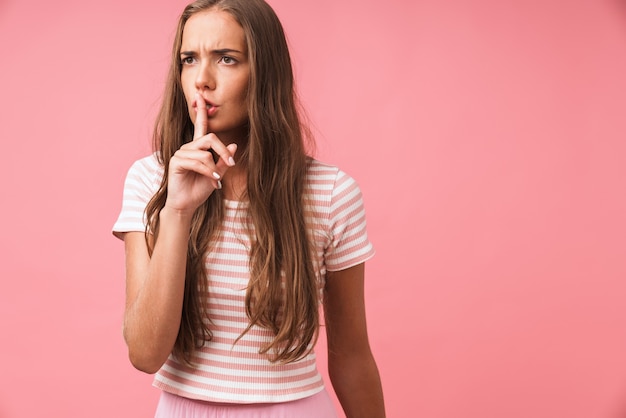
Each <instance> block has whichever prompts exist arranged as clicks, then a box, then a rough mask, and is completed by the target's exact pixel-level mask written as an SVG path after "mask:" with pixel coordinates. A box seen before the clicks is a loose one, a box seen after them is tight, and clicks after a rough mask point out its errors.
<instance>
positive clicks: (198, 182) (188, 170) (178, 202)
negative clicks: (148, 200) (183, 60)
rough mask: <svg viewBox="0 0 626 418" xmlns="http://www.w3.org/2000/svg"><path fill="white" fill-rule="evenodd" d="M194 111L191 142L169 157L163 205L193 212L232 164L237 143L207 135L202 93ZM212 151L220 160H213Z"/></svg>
mask: <svg viewBox="0 0 626 418" xmlns="http://www.w3.org/2000/svg"><path fill="white" fill-rule="evenodd" d="M196 105H197V113H196V120H195V123H194V135H193V141H191V142H188V143H186V144H184V145H183V146H182V147H180V149H179V150H178V151H176V153H175V154H174V155H173V156H172V158H171V159H170V164H169V177H168V186H167V200H166V202H165V208H169V209H172V210H175V211H177V212H181V213H186V214H189V215H192V214H193V212H194V211H195V210H196V209H197V208H198V206H200V205H201V204H202V203H204V201H205V200H207V199H208V197H209V196H210V195H211V193H213V191H214V190H215V189H221V187H222V183H221V179H222V177H223V176H224V173H225V172H226V171H227V170H228V168H229V167H232V166H233V165H235V160H234V159H233V156H234V155H235V152H236V150H237V145H236V144H230V145H228V146H225V145H224V144H223V143H222V142H221V141H220V139H219V138H218V137H217V135H215V134H213V133H210V134H207V127H208V115H207V111H206V103H205V101H204V99H203V98H202V96H200V95H199V94H196ZM209 150H213V151H214V152H215V153H216V154H217V155H219V159H218V161H217V163H215V162H214V160H213V155H212V153H211V152H210V151H209Z"/></svg>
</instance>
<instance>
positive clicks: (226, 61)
mask: <svg viewBox="0 0 626 418" xmlns="http://www.w3.org/2000/svg"><path fill="white" fill-rule="evenodd" d="M220 61H221V62H222V63H224V64H234V63H235V62H236V61H235V59H234V58H233V57H222V58H220Z"/></svg>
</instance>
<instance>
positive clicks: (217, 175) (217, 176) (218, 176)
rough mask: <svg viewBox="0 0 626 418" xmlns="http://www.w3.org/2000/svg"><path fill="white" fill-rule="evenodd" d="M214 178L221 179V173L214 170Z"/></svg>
mask: <svg viewBox="0 0 626 418" xmlns="http://www.w3.org/2000/svg"><path fill="white" fill-rule="evenodd" d="M213 178H214V179H216V180H219V179H220V175H219V174H218V173H216V172H215V171H214V172H213Z"/></svg>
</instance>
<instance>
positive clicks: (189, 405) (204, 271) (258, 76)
mask: <svg viewBox="0 0 626 418" xmlns="http://www.w3.org/2000/svg"><path fill="white" fill-rule="evenodd" d="M305 138H306V135H305V134H304V129H303V126H302V125H301V123H300V121H299V116H298V112H297V108H296V101H295V94H294V88H293V74H292V68H291V62H290V58H289V52H288V48H287V44H286V41H285V36H284V33H283V30H282V27H281V25H280V22H279V21H278V18H277V17H276V15H275V13H274V12H273V10H272V9H271V8H270V6H268V5H267V4H266V3H265V2H263V0H199V1H196V2H194V3H192V4H190V5H189V6H187V8H185V10H184V12H183V14H182V16H181V18H180V22H179V25H178V30H177V33H176V38H175V41H174V48H173V56H172V63H171V67H170V71H169V76H168V80H167V85H166V91H165V95H164V100H163V104H162V108H161V111H160V114H159V116H158V119H157V123H156V128H155V135H154V140H155V148H156V152H155V153H154V154H153V155H151V156H149V157H146V158H143V159H141V160H139V161H137V162H136V163H135V164H134V165H133V166H132V167H131V169H130V170H129V173H128V176H127V179H126V183H125V188H124V201H123V207H122V212H121V214H120V216H119V218H118V220H117V222H116V224H115V226H114V228H113V232H114V234H115V235H116V236H118V237H120V238H122V239H123V240H124V242H125V248H126V283H127V284H126V293H127V296H126V311H125V318H124V338H125V340H126V343H127V345H128V351H129V357H130V360H131V362H132V364H133V365H134V366H135V367H136V368H137V369H139V370H142V371H144V372H147V373H156V376H155V383H154V384H155V386H157V387H158V388H160V389H162V396H161V399H160V401H159V405H158V407H157V414H156V415H157V416H158V417H192V416H197V417H200V416H211V417H213V416H229V417H239V416H241V417H244V416H245V417H252V416H254V417H274V418H275V417H299V418H302V417H333V416H336V413H335V411H334V408H333V405H332V401H331V400H330V398H329V396H328V394H327V392H326V391H325V389H324V385H323V382H322V379H321V377H320V375H319V373H318V371H317V369H316V365H315V354H314V352H313V350H312V349H313V346H314V344H315V342H316V339H317V336H318V329H319V326H320V323H319V322H320V321H319V309H318V307H319V304H320V303H322V304H323V307H324V313H325V329H326V333H327V339H328V367H329V374H330V377H331V381H332V384H333V388H334V389H335V391H336V393H337V396H338V398H339V400H340V402H341V405H342V407H343V409H344V411H345V412H346V415H347V416H348V417H359V418H362V417H382V416H384V407H383V396H382V390H381V384H380V378H379V375H378V370H377V367H376V364H375V361H374V358H373V356H372V353H371V351H370V348H369V342H368V337H367V330H366V324H365V307H364V301H363V281H364V262H365V261H366V260H367V259H369V258H370V257H371V256H372V255H373V248H372V246H371V244H370V243H369V241H368V238H367V233H366V230H365V217H364V210H363V205H362V199H361V194H360V191H359V188H358V186H357V185H356V183H355V182H354V180H353V179H351V178H350V177H349V176H347V175H346V174H345V173H343V172H342V171H340V170H339V169H337V168H335V167H332V166H329V165H325V164H323V163H321V162H319V161H316V160H314V159H313V158H311V157H309V156H307V154H306V147H305Z"/></svg>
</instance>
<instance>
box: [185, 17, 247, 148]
mask: <svg viewBox="0 0 626 418" xmlns="http://www.w3.org/2000/svg"><path fill="white" fill-rule="evenodd" d="M180 60H181V63H182V71H181V83H182V87H183V92H184V94H185V99H186V100H187V107H188V110H189V115H190V117H191V119H192V122H193V121H195V119H196V114H197V113H196V112H197V111H198V109H197V106H196V93H199V94H200V95H201V96H202V97H203V98H204V101H205V102H206V105H207V107H206V109H202V108H201V109H200V111H205V112H207V116H208V127H207V128H208V129H207V133H211V132H212V133H215V134H216V135H217V136H218V137H220V139H221V140H222V142H224V141H236V140H238V139H241V136H242V135H243V134H244V133H245V130H244V126H245V125H246V123H247V121H248V107H247V100H246V96H247V91H248V80H249V76H250V65H249V62H248V50H247V46H246V39H245V34H244V31H243V28H242V27H241V26H240V25H239V24H238V23H237V21H235V19H234V18H233V17H232V16H231V15H230V14H229V13H227V12H223V11H220V10H217V9H211V10H207V11H203V12H200V13H196V14H194V15H193V16H191V17H190V18H189V20H187V23H186V24H185V27H184V29H183V38H182V44H181V48H180Z"/></svg>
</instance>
